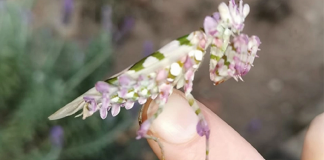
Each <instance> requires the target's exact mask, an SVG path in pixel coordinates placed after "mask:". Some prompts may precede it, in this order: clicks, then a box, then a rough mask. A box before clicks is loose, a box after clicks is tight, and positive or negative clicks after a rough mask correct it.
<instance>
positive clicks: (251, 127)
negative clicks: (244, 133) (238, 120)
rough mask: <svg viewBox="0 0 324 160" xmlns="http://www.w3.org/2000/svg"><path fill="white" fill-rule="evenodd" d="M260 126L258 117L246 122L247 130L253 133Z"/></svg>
mask: <svg viewBox="0 0 324 160" xmlns="http://www.w3.org/2000/svg"><path fill="white" fill-rule="evenodd" d="M261 128H262V122H261V120H260V119H258V118H253V119H251V121H250V122H249V123H248V124H247V130H248V132H250V133H255V132H257V131H259V130H260V129H261Z"/></svg>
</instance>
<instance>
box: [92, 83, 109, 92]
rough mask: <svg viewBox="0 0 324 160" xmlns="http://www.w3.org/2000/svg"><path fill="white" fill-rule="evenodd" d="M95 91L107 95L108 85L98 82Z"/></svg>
mask: <svg viewBox="0 0 324 160" xmlns="http://www.w3.org/2000/svg"><path fill="white" fill-rule="evenodd" d="M95 87H96V90H97V91H98V92H100V93H108V92H109V88H110V87H109V84H108V83H106V82H103V81H99V82H97V83H96V85H95Z"/></svg>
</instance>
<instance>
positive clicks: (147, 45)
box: [143, 41, 154, 57]
mask: <svg viewBox="0 0 324 160" xmlns="http://www.w3.org/2000/svg"><path fill="white" fill-rule="evenodd" d="M153 51H154V50H153V43H152V42H151V41H145V42H144V45H143V55H144V56H145V57H146V56H148V55H150V54H151V53H153Z"/></svg>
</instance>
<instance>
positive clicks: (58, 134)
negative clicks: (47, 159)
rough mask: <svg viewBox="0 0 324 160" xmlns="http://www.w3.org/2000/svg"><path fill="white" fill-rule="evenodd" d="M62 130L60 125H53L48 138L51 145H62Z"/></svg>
mask: <svg viewBox="0 0 324 160" xmlns="http://www.w3.org/2000/svg"><path fill="white" fill-rule="evenodd" d="M63 137H64V130H63V128H62V127H61V126H54V127H52V129H51V131H50V138H51V142H52V145H53V146H55V147H62V145H63Z"/></svg>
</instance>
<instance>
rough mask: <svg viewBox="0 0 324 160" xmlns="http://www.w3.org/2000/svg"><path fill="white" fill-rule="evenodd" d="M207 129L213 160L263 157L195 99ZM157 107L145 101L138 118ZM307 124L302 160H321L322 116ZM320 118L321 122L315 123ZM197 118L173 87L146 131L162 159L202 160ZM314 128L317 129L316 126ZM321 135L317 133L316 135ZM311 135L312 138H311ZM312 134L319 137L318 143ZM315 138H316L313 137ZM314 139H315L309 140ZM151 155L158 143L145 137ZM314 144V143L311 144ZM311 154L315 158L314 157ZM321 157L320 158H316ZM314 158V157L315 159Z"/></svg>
mask: <svg viewBox="0 0 324 160" xmlns="http://www.w3.org/2000/svg"><path fill="white" fill-rule="evenodd" d="M197 103H198V105H199V106H200V108H201V110H202V112H203V114H204V116H205V118H206V120H207V122H208V124H209V128H210V131H211V134H210V147H209V151H210V152H209V153H210V154H209V159H211V160H215V159H219V160H263V159H264V158H263V157H262V156H261V155H260V154H259V153H258V152H257V150H256V149H255V148H253V146H251V145H250V144H249V143H248V142H247V141H246V140H245V139H244V138H243V137H241V136H240V135H239V134H238V133H237V132H236V131H235V130H234V129H233V128H232V127H230V126H229V125H228V124H227V123H226V122H224V121H223V120H222V119H220V118H219V117H218V116H217V115H216V114H215V113H213V112H212V111H211V110H209V109H208V108H207V107H206V106H204V105H203V104H201V103H200V102H198V101H197ZM157 108H158V106H157V105H156V104H155V103H154V101H148V102H147V103H146V104H145V106H144V109H143V113H142V120H143V121H145V120H146V119H147V117H150V116H151V115H153V113H154V112H155V111H156V110H157ZM322 117H323V118H322V119H320V118H317V121H316V123H313V124H314V125H311V127H310V130H309V131H308V134H307V136H306V142H305V146H304V152H303V160H317V159H321V160H323V159H324V157H323V152H321V151H320V150H321V149H323V148H324V137H323V135H324V125H323V124H324V115H323V116H322ZM318 121H321V122H318ZM197 122H198V117H197V116H196V114H195V113H194V112H193V111H192V109H191V108H190V106H189V104H188V102H187V100H186V99H185V97H184V94H183V93H182V92H180V91H178V90H174V92H173V94H172V95H171V96H170V97H169V100H168V103H167V104H166V105H165V107H164V110H163V112H162V113H161V114H160V116H159V117H158V118H157V119H156V120H155V121H154V122H153V124H152V126H151V128H150V131H149V134H150V135H152V136H155V137H158V138H159V140H160V141H161V143H162V144H163V148H164V156H165V159H166V160H179V159H181V160H203V159H205V138H204V137H200V136H199V135H198V134H197V132H196V125H197ZM320 128H321V131H318V130H317V129H320ZM320 135H321V136H320ZM314 136H315V137H314ZM316 137H321V138H322V140H321V142H320V141H318V140H319V139H318V138H316ZM315 139H316V140H315ZM313 141H315V142H313ZM148 143H149V145H150V146H151V147H152V149H153V151H154V152H155V154H156V155H157V156H158V157H159V158H160V157H161V151H160V148H159V145H158V144H157V143H156V142H154V141H153V140H148ZM313 143H316V145H313ZM314 156H315V157H314ZM320 156H322V157H320ZM316 158H317V159H316Z"/></svg>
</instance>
